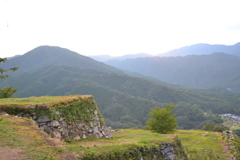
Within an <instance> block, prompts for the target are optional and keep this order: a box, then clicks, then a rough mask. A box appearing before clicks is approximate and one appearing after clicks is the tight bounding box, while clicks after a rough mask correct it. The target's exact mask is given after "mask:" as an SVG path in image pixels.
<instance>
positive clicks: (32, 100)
mask: <svg viewBox="0 0 240 160" xmlns="http://www.w3.org/2000/svg"><path fill="white" fill-rule="evenodd" d="M78 97H82V98H88V97H91V96H90V95H74V96H41V97H27V98H4V99H0V107H1V106H5V105H20V106H29V105H31V104H55V103H57V102H65V101H69V100H73V99H78Z"/></svg>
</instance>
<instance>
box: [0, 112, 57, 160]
mask: <svg viewBox="0 0 240 160" xmlns="http://www.w3.org/2000/svg"><path fill="white" fill-rule="evenodd" d="M0 147H11V148H20V149H21V150H22V153H23V154H24V155H25V156H26V158H28V159H36V160H43V159H57V156H56V148H55V147H54V143H53V142H51V139H50V137H49V136H48V135H46V134H45V133H44V132H43V131H42V130H41V129H39V128H38V127H37V126H36V125H34V123H33V121H32V120H30V119H27V118H20V117H14V116H0Z"/></svg>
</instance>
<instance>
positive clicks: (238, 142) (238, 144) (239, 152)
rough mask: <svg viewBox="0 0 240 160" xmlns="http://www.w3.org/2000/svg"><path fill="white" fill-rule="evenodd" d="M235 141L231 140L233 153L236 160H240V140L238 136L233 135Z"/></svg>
mask: <svg viewBox="0 0 240 160" xmlns="http://www.w3.org/2000/svg"><path fill="white" fill-rule="evenodd" d="M233 136H234V139H231V140H230V142H231V153H232V154H233V156H234V158H235V159H236V160H239V159H240V139H239V137H238V136H237V135H235V134H234V135H233Z"/></svg>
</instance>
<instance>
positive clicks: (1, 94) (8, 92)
mask: <svg viewBox="0 0 240 160" xmlns="http://www.w3.org/2000/svg"><path fill="white" fill-rule="evenodd" d="M6 61H7V59H6V58H0V63H3V62H6ZM9 70H12V71H13V72H14V71H16V70H18V67H13V68H9V69H8V70H5V69H3V68H0V72H1V75H0V78H1V79H5V78H8V77H9V75H7V74H3V73H4V72H7V71H9ZM0 87H1V86H0ZM16 91H17V88H13V86H9V87H5V88H3V89H0V98H9V97H12V96H13V94H14V93H15V92H16Z"/></svg>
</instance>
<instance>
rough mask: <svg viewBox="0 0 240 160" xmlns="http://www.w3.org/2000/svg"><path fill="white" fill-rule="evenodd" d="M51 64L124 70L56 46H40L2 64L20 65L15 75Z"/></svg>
mask: <svg viewBox="0 0 240 160" xmlns="http://www.w3.org/2000/svg"><path fill="white" fill-rule="evenodd" d="M51 65H55V66H56V65H66V66H78V67H81V68H86V69H95V70H101V71H104V72H107V73H117V74H123V73H122V71H120V70H119V69H116V68H114V67H110V66H107V65H106V64H104V63H101V62H98V61H95V60H93V59H91V58H89V57H86V56H83V55H80V54H78V53H76V52H73V51H70V50H68V49H64V48H60V47H54V46H40V47H37V48H35V49H33V50H31V51H29V52H27V53H25V54H24V55H22V56H17V57H14V58H12V59H10V60H8V61H7V62H6V63H2V64H0V67H2V68H10V67H13V66H18V67H19V68H20V70H18V72H15V73H14V75H19V74H21V73H24V72H33V71H36V70H37V69H39V68H42V67H45V66H51ZM10 74H11V73H10Z"/></svg>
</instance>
